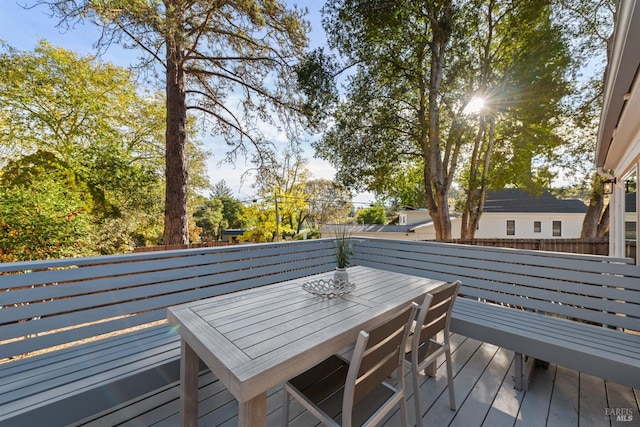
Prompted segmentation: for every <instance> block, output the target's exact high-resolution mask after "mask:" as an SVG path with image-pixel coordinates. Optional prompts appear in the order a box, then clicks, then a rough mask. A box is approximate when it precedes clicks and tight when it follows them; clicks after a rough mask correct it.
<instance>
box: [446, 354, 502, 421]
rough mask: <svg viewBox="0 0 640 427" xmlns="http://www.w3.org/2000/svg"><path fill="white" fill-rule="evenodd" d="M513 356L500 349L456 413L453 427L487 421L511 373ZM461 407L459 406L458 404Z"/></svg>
mask: <svg viewBox="0 0 640 427" xmlns="http://www.w3.org/2000/svg"><path fill="white" fill-rule="evenodd" d="M512 359H513V354H512V353H511V352H509V351H507V350H503V349H500V348H499V349H498V351H496V353H495V354H494V356H493V358H492V359H491V360H490V361H489V364H488V366H487V367H486V369H485V370H484V372H483V373H482V376H481V377H480V378H479V379H478V381H477V382H476V384H475V386H474V387H473V389H472V390H471V393H470V394H469V396H467V398H466V399H465V401H464V404H462V406H459V407H458V411H457V412H456V413H454V418H453V421H452V422H451V424H449V425H450V426H452V427H468V426H469V425H471V424H473V423H476V422H478V421H479V420H480V419H483V420H484V419H485V418H486V415H487V414H488V413H489V411H490V410H491V406H492V404H493V401H494V398H495V396H497V394H498V391H499V389H500V387H501V386H502V383H503V380H504V378H505V376H506V375H507V373H508V371H509V366H510V365H511V360H512ZM458 405H459V404H458Z"/></svg>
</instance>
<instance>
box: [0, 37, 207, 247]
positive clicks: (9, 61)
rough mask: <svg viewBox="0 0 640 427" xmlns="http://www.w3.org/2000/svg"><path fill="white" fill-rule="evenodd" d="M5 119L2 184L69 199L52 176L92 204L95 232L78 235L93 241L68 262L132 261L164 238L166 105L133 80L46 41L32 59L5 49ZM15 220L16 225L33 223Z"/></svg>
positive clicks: (0, 63)
mask: <svg viewBox="0 0 640 427" xmlns="http://www.w3.org/2000/svg"><path fill="white" fill-rule="evenodd" d="M0 117H4V118H6V120H0V147H1V149H2V151H1V152H2V155H3V156H4V157H3V158H2V159H0V167H1V168H2V172H3V179H2V181H3V184H4V185H5V186H10V187H11V188H13V187H15V188H17V187H20V186H21V187H22V188H37V190H38V194H41V192H42V191H44V190H45V189H51V191H52V195H53V194H58V195H60V194H61V193H60V192H59V191H58V190H56V187H55V186H53V185H49V184H50V183H49V184H47V185H44V184H43V183H42V181H43V180H44V181H46V177H45V175H47V176H50V177H52V179H54V182H55V183H57V185H60V186H66V187H67V189H68V190H69V191H73V193H72V194H73V195H74V196H73V197H71V200H75V199H74V197H76V198H80V199H81V200H82V201H83V208H82V212H83V214H84V215H86V220H87V222H88V223H89V224H90V225H91V227H90V228H89V227H77V228H76V229H75V230H76V232H78V233H81V232H86V233H87V235H86V236H84V237H83V239H82V241H83V247H82V248H81V249H79V248H78V247H77V246H73V245H67V246H65V247H66V248H67V249H66V250H67V252H65V254H70V255H73V254H72V253H71V252H69V251H72V249H73V248H76V249H78V250H77V254H78V255H82V254H84V253H87V252H90V253H102V254H108V253H116V252H124V251H128V250H131V249H132V248H133V247H134V246H136V245H144V244H146V243H147V242H154V243H155V242H157V240H158V237H159V236H160V237H161V231H159V230H161V227H162V198H163V194H164V184H163V180H162V177H163V174H164V165H163V163H164V147H163V144H162V139H163V137H164V133H163V127H164V117H165V114H164V100H163V98H162V97H161V96H158V95H150V94H145V93H142V92H140V94H139V93H138V87H137V85H136V83H135V80H134V76H133V75H132V74H131V73H130V72H129V71H127V70H124V69H122V68H119V67H116V66H113V65H111V64H106V63H103V62H100V61H98V60H96V59H95V58H93V57H81V56H79V55H77V54H75V53H73V52H70V51H67V50H65V49H61V48H56V47H53V46H51V45H50V44H48V43H47V42H45V41H41V42H40V43H39V44H38V45H37V46H36V48H35V49H34V51H33V52H21V51H18V50H16V49H13V48H11V47H9V46H3V47H2V50H1V51H0ZM195 157H197V147H196V156H195ZM202 163H203V162H202ZM199 175H202V174H201V173H200V174H198V173H194V174H193V176H194V177H195V178H197V177H198V176H199ZM11 191H14V190H13V189H12V190H11ZM52 195H50V196H47V197H52ZM7 200H10V201H13V202H17V201H18V200H19V198H15V197H12V198H9V199H7ZM12 212H14V215H13V217H12V223H21V222H24V221H26V220H27V219H26V218H25V219H24V220H18V219H17V216H16V215H17V213H18V212H24V211H23V210H22V211H21V210H19V209H14V210H13V211H12ZM63 212H66V210H62V211H61V213H63ZM38 224H42V226H43V227H44V226H45V224H44V222H38ZM83 230H84V231H83ZM43 233H44V234H45V235H46V234H47V232H46V230H43ZM70 238H71V237H70ZM72 240H73V239H72ZM11 250H12V251H13V252H15V251H16V250H18V249H17V247H16V248H11ZM29 250H30V251H31V252H33V250H32V249H29ZM18 251H19V250H18Z"/></svg>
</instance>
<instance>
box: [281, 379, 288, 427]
mask: <svg viewBox="0 0 640 427" xmlns="http://www.w3.org/2000/svg"><path fill="white" fill-rule="evenodd" d="M282 396H283V397H282V426H283V427H287V426H288V425H289V393H287V388H286V387H283V389H282Z"/></svg>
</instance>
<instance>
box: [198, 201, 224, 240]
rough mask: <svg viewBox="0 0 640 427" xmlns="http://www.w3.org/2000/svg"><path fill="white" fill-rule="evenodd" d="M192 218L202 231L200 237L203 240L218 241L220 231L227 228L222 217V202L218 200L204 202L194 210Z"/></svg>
mask: <svg viewBox="0 0 640 427" xmlns="http://www.w3.org/2000/svg"><path fill="white" fill-rule="evenodd" d="M193 217H194V219H195V220H196V225H197V226H198V227H200V228H201V229H202V234H201V237H202V238H203V239H205V240H215V241H217V240H219V239H220V236H221V232H222V230H224V229H225V228H227V223H226V221H224V217H223V215H222V201H220V200H219V199H213V200H206V201H205V202H204V204H203V205H201V206H199V207H198V208H196V211H195V213H194V214H193Z"/></svg>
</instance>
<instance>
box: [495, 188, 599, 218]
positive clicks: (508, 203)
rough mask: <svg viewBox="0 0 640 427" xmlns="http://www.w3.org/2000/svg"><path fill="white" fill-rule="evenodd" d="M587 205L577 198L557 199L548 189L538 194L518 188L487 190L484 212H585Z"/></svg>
mask: <svg viewBox="0 0 640 427" xmlns="http://www.w3.org/2000/svg"><path fill="white" fill-rule="evenodd" d="M586 211H587V206H586V205H585V204H584V203H583V202H582V201H581V200H578V199H567V200H564V199H558V198H556V197H555V196H553V195H552V194H551V193H549V192H548V191H545V192H544V193H542V194H541V195H540V196H536V195H532V194H530V193H529V192H527V191H525V190H522V189H519V188H505V189H503V190H500V191H489V192H488V193H487V200H486V202H485V204H484V212H485V213H499V212H513V213H517V212H519V213H585V212H586Z"/></svg>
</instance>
